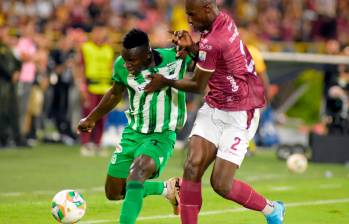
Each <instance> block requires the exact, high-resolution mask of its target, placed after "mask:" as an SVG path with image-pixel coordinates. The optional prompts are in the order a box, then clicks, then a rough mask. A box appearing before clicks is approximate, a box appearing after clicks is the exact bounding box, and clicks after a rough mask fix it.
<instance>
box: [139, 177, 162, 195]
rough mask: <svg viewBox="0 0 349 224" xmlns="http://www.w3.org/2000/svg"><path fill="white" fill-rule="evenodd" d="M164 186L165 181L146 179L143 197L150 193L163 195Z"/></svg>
mask: <svg viewBox="0 0 349 224" xmlns="http://www.w3.org/2000/svg"><path fill="white" fill-rule="evenodd" d="M164 188H165V187H164V182H155V181H146V182H144V192H143V197H147V196H148V195H161V194H162V192H163V191H164Z"/></svg>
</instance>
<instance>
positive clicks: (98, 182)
mask: <svg viewBox="0 0 349 224" xmlns="http://www.w3.org/2000/svg"><path fill="white" fill-rule="evenodd" d="M183 159H184V154H183V153H182V152H179V151H176V152H175V154H174V156H173V158H172V159H171V161H170V162H169V164H168V166H167V168H166V170H165V172H164V174H163V175H162V177H161V179H163V180H165V179H167V178H169V177H171V176H178V175H181V174H182V164H183ZM108 160H109V158H101V157H94V158H83V157H80V155H79V151H78V148H77V147H65V146H60V145H42V146H38V147H35V148H34V149H32V150H0V180H1V184H0V224H19V223H20V224H34V223H35V224H41V223H42V224H47V223H52V224H54V223H56V222H55V220H54V219H53V218H52V216H51V213H50V211H51V210H50V202H51V199H52V197H53V195H54V194H55V192H58V191H60V190H62V189H67V188H72V189H80V191H81V192H82V193H83V195H84V197H85V199H86V201H87V214H86V215H85V217H84V218H83V220H82V222H81V223H82V224H83V223H85V224H87V223H116V220H117V219H118V215H119V212H120V207H121V204H120V203H115V202H109V201H107V200H106V199H105V197H104V193H103V184H104V179H105V175H106V166H107V163H108ZM326 173H327V175H325V174H326ZM328 174H331V175H328ZM326 176H327V177H326ZM237 177H238V178H240V179H242V180H245V181H246V182H248V183H250V184H251V185H253V186H254V187H255V189H256V190H257V191H259V192H261V193H262V194H264V195H265V196H266V197H268V198H270V199H278V200H282V201H284V202H285V203H286V204H288V205H289V206H288V208H287V213H286V218H285V224H328V223H348V220H349V212H348V211H349V187H348V186H349V168H348V167H345V166H343V165H333V164H331V165H329V164H326V165H325V164H310V166H309V168H308V170H307V171H306V173H305V174H302V175H299V174H291V173H289V172H288V171H287V168H286V166H285V162H283V161H278V160H276V159H275V156H274V153H273V152H271V151H259V152H258V153H257V155H256V156H254V157H248V158H246V159H245V162H244V164H243V166H242V168H241V170H239V172H238V176H237ZM203 201H204V204H203V207H202V210H201V211H202V216H200V223H204V224H211V223H216V224H220V223H224V224H226V223H227V224H230V223H231V224H251V223H253V224H255V223H265V221H264V218H263V216H262V215H261V214H259V213H257V212H251V211H241V210H239V209H238V208H240V207H239V206H238V205H236V204H234V203H232V202H230V201H227V200H224V199H222V198H220V197H219V196H217V195H216V194H215V193H214V192H213V191H212V189H211V187H210V185H209V172H207V174H206V176H205V178H204V180H203ZM212 211H214V212H216V213H215V214H214V212H213V213H209V212H212ZM170 213H171V207H170V205H169V204H168V202H167V201H166V200H164V199H163V198H162V197H160V196H154V197H148V198H146V199H145V202H144V205H143V210H142V212H141V215H140V216H141V220H139V221H138V222H137V223H156V224H161V223H166V224H168V223H170V224H171V223H177V224H178V223H180V221H179V219H178V218H177V217H171V216H168V215H170ZM153 216H164V217H159V218H157V219H154V217H153ZM144 217H153V218H151V219H148V220H147V219H144ZM101 220H105V221H104V222H102V221H101ZM93 221H100V222H93Z"/></svg>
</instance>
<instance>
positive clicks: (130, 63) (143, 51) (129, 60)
mask: <svg viewBox="0 0 349 224" xmlns="http://www.w3.org/2000/svg"><path fill="white" fill-rule="evenodd" d="M149 54H150V52H149V48H147V47H134V48H131V49H126V48H123V49H122V52H121V56H122V58H123V59H124V60H125V65H126V69H127V70H128V72H129V73H130V74H136V73H138V72H140V71H142V70H144V69H145V68H146V67H147V65H148V64H149Z"/></svg>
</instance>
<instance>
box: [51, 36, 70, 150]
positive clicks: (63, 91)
mask: <svg viewBox="0 0 349 224" xmlns="http://www.w3.org/2000/svg"><path fill="white" fill-rule="evenodd" d="M75 53H76V52H75V50H74V48H73V42H72V41H71V39H70V38H69V36H67V37H62V38H61V39H60V40H59V41H58V42H57V44H56V45H55V46H54V47H53V49H52V50H51V51H50V63H49V68H50V70H51V74H50V84H51V87H50V88H51V91H52V102H51V103H50V109H49V114H48V116H49V117H50V118H52V119H53V120H54V123H55V126H56V128H57V130H58V132H59V138H60V140H61V141H63V142H64V143H66V144H73V143H74V141H75V134H74V133H73V130H72V121H71V119H72V117H71V113H69V111H71V106H72V103H71V102H70V100H71V98H72V97H71V96H70V95H71V93H72V91H71V90H72V88H74V84H75V81H74V74H73V73H74V63H75V61H74V59H75Z"/></svg>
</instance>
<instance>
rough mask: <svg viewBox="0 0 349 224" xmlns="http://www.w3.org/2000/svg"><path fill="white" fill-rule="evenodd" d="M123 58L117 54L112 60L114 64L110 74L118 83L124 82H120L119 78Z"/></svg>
mask: <svg viewBox="0 0 349 224" xmlns="http://www.w3.org/2000/svg"><path fill="white" fill-rule="evenodd" d="M123 64H124V63H123V60H122V58H121V56H119V57H118V58H117V59H116V60H115V62H114V66H113V75H112V80H113V81H114V82H116V83H118V84H122V85H123V84H124V83H123V82H122V78H121V71H122V69H123Z"/></svg>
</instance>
